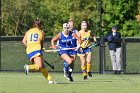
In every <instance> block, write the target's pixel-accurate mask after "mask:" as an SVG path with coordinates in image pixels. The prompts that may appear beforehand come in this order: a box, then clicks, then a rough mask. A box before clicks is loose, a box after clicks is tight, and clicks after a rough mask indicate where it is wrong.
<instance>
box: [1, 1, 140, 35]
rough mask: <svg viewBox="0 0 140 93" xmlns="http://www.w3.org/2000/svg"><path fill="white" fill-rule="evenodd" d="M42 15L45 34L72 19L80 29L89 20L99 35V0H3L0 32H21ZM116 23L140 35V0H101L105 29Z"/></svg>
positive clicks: (124, 32) (123, 28)
mask: <svg viewBox="0 0 140 93" xmlns="http://www.w3.org/2000/svg"><path fill="white" fill-rule="evenodd" d="M37 17H39V18H40V19H41V20H42V22H43V26H42V29H43V31H44V32H45V33H46V36H53V35H55V34H57V33H58V32H60V31H62V24H63V23H64V22H67V21H68V20H69V19H73V20H74V22H75V28H76V29H77V30H80V22H81V21H82V20H86V21H87V22H88V23H89V29H91V30H92V31H93V33H95V35H96V36H99V35H100V30H99V27H100V0H2V1H1V32H0V34H1V35H3V36H22V35H24V33H25V32H26V31H27V30H28V29H29V28H30V27H32V26H33V25H32V24H33V20H34V19H35V18H37ZM113 25H117V26H118V27H119V31H120V32H121V34H122V35H123V36H140V1H139V0H102V30H103V34H107V33H108V32H109V31H110V30H111V27H112V26H113Z"/></svg>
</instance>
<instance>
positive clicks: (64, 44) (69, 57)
mask: <svg viewBox="0 0 140 93" xmlns="http://www.w3.org/2000/svg"><path fill="white" fill-rule="evenodd" d="M73 37H74V38H76V40H77V41H78V43H79V45H78V46H77V48H76V49H78V48H79V47H80V44H81V40H80V38H79V37H78V36H77V35H76V34H74V33H72V32H71V31H69V24H68V23H64V24H63V31H62V32H60V33H59V34H57V35H56V36H55V37H54V38H53V39H52V40H51V44H52V46H51V47H52V48H57V47H56V46H55V42H56V41H58V44H59V46H58V49H60V51H58V54H59V55H60V57H61V58H62V59H63V60H65V61H66V62H67V64H68V66H67V68H66V75H67V77H68V80H69V81H70V82H72V81H73V78H72V76H71V74H72V71H73V65H72V64H73V60H74V56H73V51H72V49H71V50H63V49H64V48H72V39H73Z"/></svg>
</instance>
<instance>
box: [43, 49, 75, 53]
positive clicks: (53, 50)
mask: <svg viewBox="0 0 140 93" xmlns="http://www.w3.org/2000/svg"><path fill="white" fill-rule="evenodd" d="M61 50H75V48H61V49H52V50H46V49H45V48H43V51H44V52H58V51H61Z"/></svg>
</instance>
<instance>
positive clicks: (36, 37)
mask: <svg viewBox="0 0 140 93" xmlns="http://www.w3.org/2000/svg"><path fill="white" fill-rule="evenodd" d="M30 41H35V42H36V41H38V34H36V33H35V34H31V36H30Z"/></svg>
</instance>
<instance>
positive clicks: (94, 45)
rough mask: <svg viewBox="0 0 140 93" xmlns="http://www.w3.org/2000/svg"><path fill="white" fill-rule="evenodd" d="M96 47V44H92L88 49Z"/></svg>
mask: <svg viewBox="0 0 140 93" xmlns="http://www.w3.org/2000/svg"><path fill="white" fill-rule="evenodd" d="M96 46H97V44H93V45H91V46H90V47H89V48H92V47H96Z"/></svg>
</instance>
